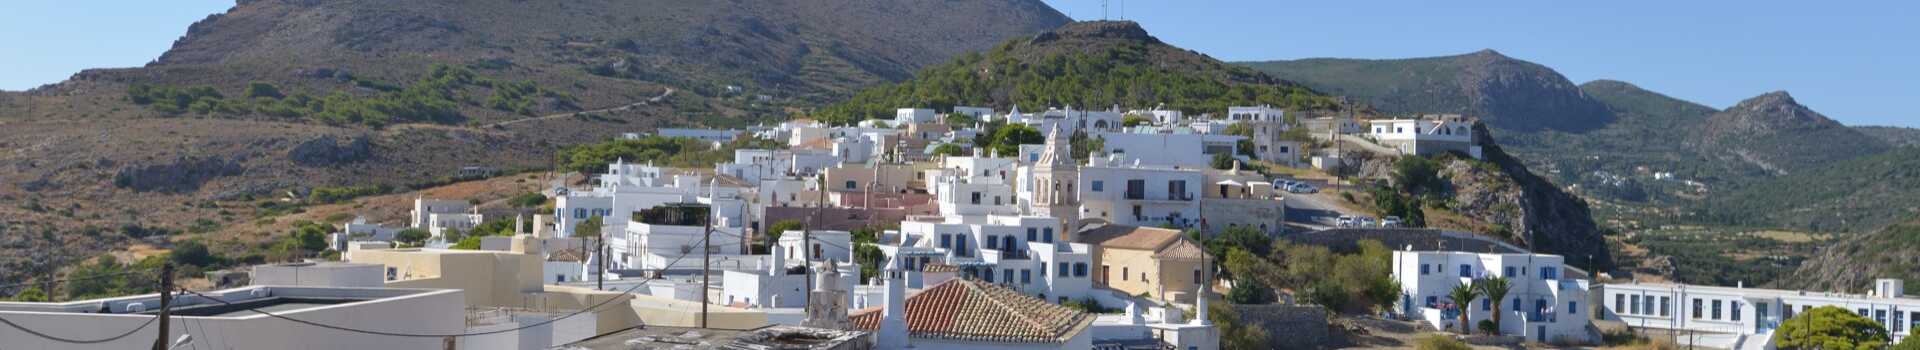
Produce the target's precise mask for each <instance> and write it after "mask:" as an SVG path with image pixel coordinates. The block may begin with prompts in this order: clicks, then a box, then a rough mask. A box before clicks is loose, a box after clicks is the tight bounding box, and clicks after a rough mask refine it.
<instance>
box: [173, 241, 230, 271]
mask: <svg viewBox="0 0 1920 350" xmlns="http://www.w3.org/2000/svg"><path fill="white" fill-rule="evenodd" d="M167 257H168V258H169V259H171V260H173V262H174V263H175V264H181V265H191V266H199V267H207V266H210V265H213V264H214V263H216V262H218V260H219V258H218V257H215V256H213V253H212V252H210V251H208V250H207V245H206V244H203V243H200V241H186V242H180V244H179V245H175V246H174V247H173V252H171V253H167Z"/></svg>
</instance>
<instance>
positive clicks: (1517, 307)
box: [1507, 298, 1520, 311]
mask: <svg viewBox="0 0 1920 350" xmlns="http://www.w3.org/2000/svg"><path fill="white" fill-rule="evenodd" d="M1514 310H1520V298H1513V307H1511V308H1507V311H1514Z"/></svg>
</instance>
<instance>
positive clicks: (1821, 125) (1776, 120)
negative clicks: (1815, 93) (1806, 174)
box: [1696, 91, 1888, 174]
mask: <svg viewBox="0 0 1920 350" xmlns="http://www.w3.org/2000/svg"><path fill="white" fill-rule="evenodd" d="M1698 129H1699V131H1700V132H1699V133H1697V134H1696V140H1698V141H1697V142H1698V143H1699V146H1700V150H1701V151H1702V152H1703V153H1705V154H1708V155H1709V156H1713V157H1718V158H1723V159H1727V160H1736V161H1740V162H1746V163H1749V164H1753V165H1755V166H1759V167H1761V168H1763V169H1767V170H1768V171H1772V172H1775V173H1779V174H1790V173H1792V172H1794V171H1797V170H1803V169H1810V168H1814V167H1818V166H1821V165H1822V164H1825V163H1829V162H1832V161H1834V160H1836V157H1839V158H1841V159H1844V158H1849V157H1847V156H1849V155H1870V154H1877V153H1880V152H1885V151H1886V150H1887V149H1888V146H1887V144H1886V142H1884V141H1881V140H1880V139H1877V138H1873V137H1868V136H1866V135H1865V134H1862V133H1860V132H1859V131H1858V130H1854V129H1853V128H1849V127H1846V126H1845V125H1841V124H1840V122H1837V121H1834V120H1833V119H1828V118H1827V117H1826V116H1824V115H1821V114H1820V113H1819V112H1814V111H1813V110H1812V109H1809V108H1807V107H1806V106H1802V105H1800V104H1799V103H1798V102H1796V101H1794V100H1793V96H1791V95H1788V94H1787V92H1785V91H1775V92H1770V93H1767V94H1764V95H1760V96H1757V97H1753V98H1749V99H1747V100H1744V101H1740V103H1739V104H1736V105H1734V106H1733V107H1731V108H1727V109H1726V110H1723V111H1720V112H1719V113H1714V114H1713V115H1711V116H1708V117H1707V119H1706V120H1705V121H1704V122H1703V123H1702V124H1701V125H1700V126H1699V127H1698Z"/></svg>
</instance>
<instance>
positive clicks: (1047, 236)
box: [1040, 227, 1053, 243]
mask: <svg viewBox="0 0 1920 350" xmlns="http://www.w3.org/2000/svg"><path fill="white" fill-rule="evenodd" d="M1040 241H1041V242H1046V243H1053V228H1052V227H1048V228H1044V229H1041V231H1040Z"/></svg>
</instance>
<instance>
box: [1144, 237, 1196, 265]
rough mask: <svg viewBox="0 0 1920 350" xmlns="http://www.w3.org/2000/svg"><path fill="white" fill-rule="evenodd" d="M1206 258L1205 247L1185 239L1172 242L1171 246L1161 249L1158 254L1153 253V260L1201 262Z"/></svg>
mask: <svg viewBox="0 0 1920 350" xmlns="http://www.w3.org/2000/svg"><path fill="white" fill-rule="evenodd" d="M1206 257H1207V249H1206V248H1205V247H1201V246H1200V244H1197V243H1194V242H1193V240H1189V239H1185V238H1182V239H1180V240H1177V241H1174V242H1173V244H1169V245H1167V247H1166V248H1161V249H1160V251H1159V252H1155V253H1153V258H1154V259H1180V260H1201V259H1205V258H1206Z"/></svg>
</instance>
